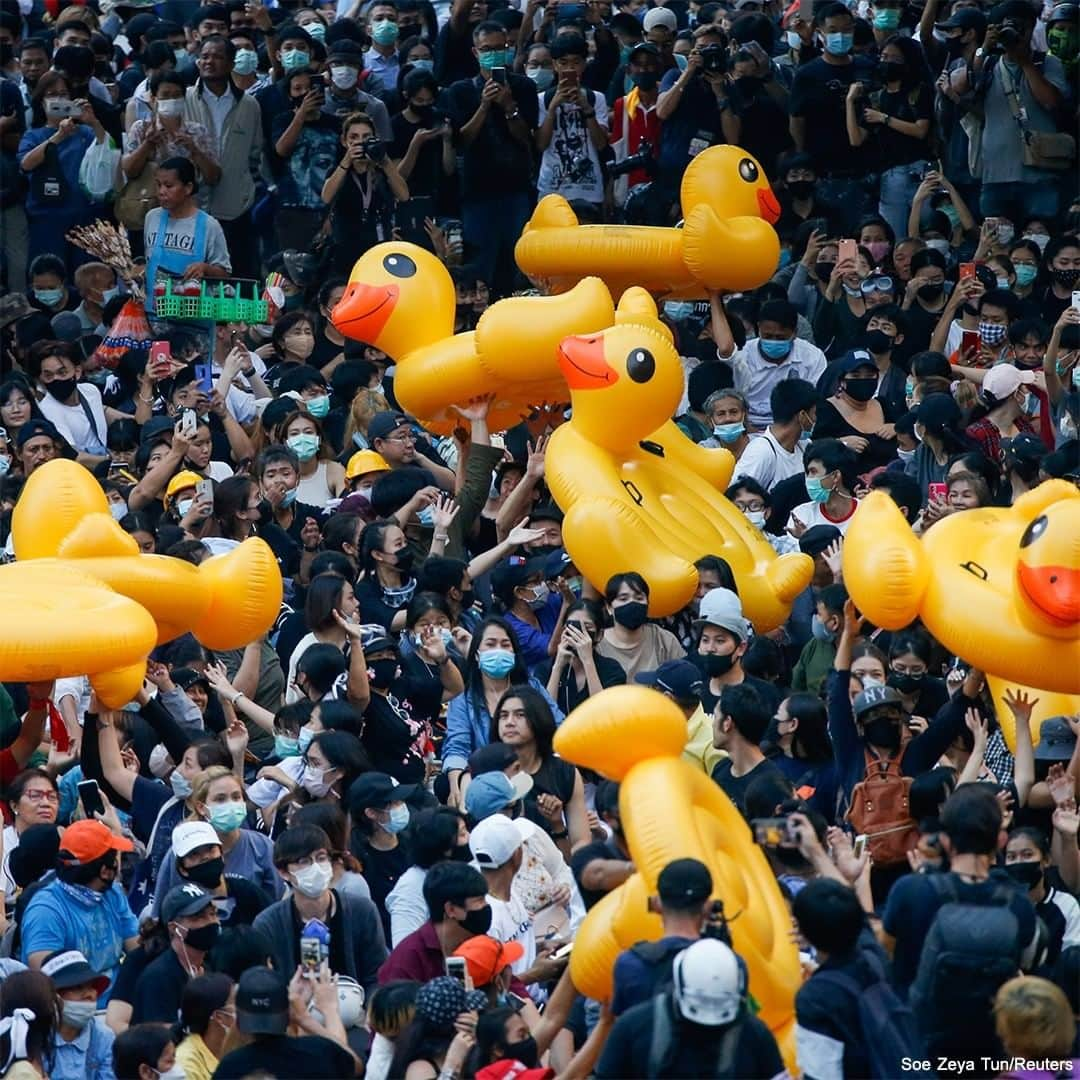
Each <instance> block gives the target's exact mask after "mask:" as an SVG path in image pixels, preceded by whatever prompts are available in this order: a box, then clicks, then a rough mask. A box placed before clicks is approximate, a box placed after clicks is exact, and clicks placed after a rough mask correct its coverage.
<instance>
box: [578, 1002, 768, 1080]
mask: <svg viewBox="0 0 1080 1080" xmlns="http://www.w3.org/2000/svg"><path fill="white" fill-rule="evenodd" d="M668 1000H670V999H668ZM669 1007H670V1006H669ZM739 1023H741V1025H742V1031H741V1032H740V1033H739V1037H738V1043H737V1047H736V1050H735V1054H734V1060H733V1062H732V1065H731V1068H730V1069H729V1070H728V1071H727V1072H725V1073H723V1074H722V1075H724V1076H729V1077H748V1076H755V1077H768V1076H776V1075H777V1074H778V1073H781V1072H783V1071H784V1062H783V1059H782V1058H781V1057H780V1051H779V1050H778V1049H777V1046H776V1040H775V1039H774V1038H773V1036H772V1032H771V1031H769V1029H768V1028H767V1027H766V1026H765V1024H764V1023H762V1021H760V1020H759V1019H758V1018H757V1017H756V1016H750V1015H744V1016H743V1017H742V1018H741V1020H740V1021H739ZM654 1027H655V1006H654V1004H653V1001H651V1000H650V1001H643V1002H642V1003H641V1004H640V1005H635V1006H634V1007H633V1008H632V1009H628V1010H627V1011H626V1012H625V1013H623V1014H622V1016H620V1017H619V1019H618V1020H617V1021H616V1022H615V1026H614V1027H613V1028H612V1029H611V1034H610V1035H609V1036H608V1040H607V1043H606V1044H605V1045H604V1049H603V1052H602V1053H601V1055H600V1060H599V1061H598V1062H597V1064H596V1072H595V1076H596V1078H597V1080H630V1078H632V1077H645V1076H648V1075H649V1059H650V1056H651V1049H652V1040H653V1030H654ZM671 1029H672V1030H671V1045H670V1048H669V1050H668V1053H667V1055H666V1056H665V1057H664V1059H663V1066H662V1072H661V1075H662V1076H664V1077H665V1080H677V1078H681V1077H686V1078H687V1080H702V1078H703V1077H712V1076H718V1075H721V1074H719V1073H718V1072H717V1058H718V1056H719V1053H720V1045H721V1037H722V1034H723V1032H724V1030H725V1029H723V1028H714V1027H704V1026H702V1025H700V1024H691V1023H688V1022H687V1021H685V1020H682V1019H681V1018H673V1019H672V1021H671Z"/></svg>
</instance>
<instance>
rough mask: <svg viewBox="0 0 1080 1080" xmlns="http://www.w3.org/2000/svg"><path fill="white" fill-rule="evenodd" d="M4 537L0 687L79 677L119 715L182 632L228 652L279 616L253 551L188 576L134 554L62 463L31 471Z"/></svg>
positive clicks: (262, 546) (271, 582)
mask: <svg viewBox="0 0 1080 1080" xmlns="http://www.w3.org/2000/svg"><path fill="white" fill-rule="evenodd" d="M11 531H12V535H13V539H14V546H15V555H16V558H17V559H18V560H19V561H18V562H15V563H12V564H10V565H8V566H0V680H10V681H12V682H30V681H38V680H45V679H56V678H60V677H63V676H67V675H89V676H90V682H91V685H92V686H93V687H94V690H95V691H96V693H97V695H98V697H100V698H101V700H102V702H103V703H104V704H105V705H107V706H109V707H110V708H119V707H120V706H122V705H125V704H126V703H127V702H129V701H131V699H132V698H133V697H134V696H135V694H136V693H137V692H138V691H139V689H140V688H141V687H142V683H143V677H144V675H145V672H146V658H147V655H148V654H149V653H150V651H151V650H152V649H153V648H154V647H155V646H156V645H160V644H161V643H163V642H166V641H170V640H172V639H173V638H175V637H179V635H181V634H184V633H187V632H188V631H190V632H192V633H193V634H194V635H195V636H196V637H197V638H198V639H199V641H200V642H201V643H202V644H203V645H205V646H206V647H207V648H210V649H223V650H224V649H238V648H241V647H242V646H244V645H246V644H248V642H250V641H253V640H255V639H256V638H257V637H259V636H260V635H261V634H263V633H265V632H266V631H267V630H268V629H269V628H270V626H271V624H272V623H273V621H274V619H275V618H276V617H277V614H278V612H279V610H280V607H281V591H282V590H281V573H280V571H279V570H278V567H277V562H276V560H275V559H274V555H273V552H272V551H271V550H270V548H269V547H268V546H267V545H266V543H265V542H264V541H262V540H259V539H257V538H252V539H250V540H245V541H244V542H243V543H242V544H240V545H239V547H237V548H235V549H234V550H233V551H231V552H229V553H228V554H227V555H219V556H216V557H214V558H211V559H207V560H206V561H205V562H204V563H203V564H202V565H201V566H198V567H196V566H193V565H192V564H191V563H188V562H185V561H184V560H182V559H174V558H170V557H168V556H165V555H142V554H140V553H139V547H138V545H137V544H136V543H135V541H134V540H133V539H132V538H131V537H130V536H128V534H127V533H125V532H124V531H123V530H122V529H121V528H120V526H119V525H117V523H116V522H115V521H113V519H112V516H111V515H110V514H109V504H108V501H107V500H106V498H105V493H104V492H103V491H102V490H101V486H100V485H99V484H98V482H97V481H96V480H95V479H94V478H93V476H91V474H90V473H89V472H88V471H87V470H86V469H84V468H83V467H82V466H81V465H77V464H76V463H75V462H73V461H65V460H57V461H50V462H48V463H47V464H45V465H42V466H41V468H39V469H36V470H35V471H34V473H33V474H32V475H31V476H30V478H29V479H28V480H27V482H26V486H25V487H24V488H23V491H22V495H21V496H20V497H19V501H18V503H17V504H16V506H15V512H14V515H13V517H12V528H11Z"/></svg>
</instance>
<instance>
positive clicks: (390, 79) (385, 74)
mask: <svg viewBox="0 0 1080 1080" xmlns="http://www.w3.org/2000/svg"><path fill="white" fill-rule="evenodd" d="M364 66H365V67H366V68H367V69H368V71H371V72H374V73H375V74H376V75H377V76H378V77H379V82H381V83H382V86H383V89H384V90H389V91H393V90H394V89H395V88H396V87H397V80H398V72H399V71H400V70H401V61H400V60H399V59H398V54H397V50H396V49H395V50H394V51H393V52H392V53H391V54H390V55H389V56H383V55H382V54H381V53H379V52H377V51H376V50H375V49H368V51H367V52H366V53H364Z"/></svg>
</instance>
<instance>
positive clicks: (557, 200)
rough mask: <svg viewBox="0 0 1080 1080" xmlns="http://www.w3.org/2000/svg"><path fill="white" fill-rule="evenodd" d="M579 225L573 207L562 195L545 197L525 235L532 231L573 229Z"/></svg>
mask: <svg viewBox="0 0 1080 1080" xmlns="http://www.w3.org/2000/svg"><path fill="white" fill-rule="evenodd" d="M577 223H578V217H577V214H575V213H574V210H573V207H571V205H570V204H569V203H568V202H567V201H566V200H565V199H564V198H563V197H562V196H561V195H545V196H544V197H543V198H542V199H541V200H540V201H539V202H538V203H537V204H536V209H535V210H534V211H533V216H532V217H531V218H530V219H529V222H528V224H527V225H526V226H525V232H524V233H522V235H524V234H525V233H527V232H529V230H530V229H563V228H573V227H574V226H575V225H577Z"/></svg>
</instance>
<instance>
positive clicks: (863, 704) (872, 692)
mask: <svg viewBox="0 0 1080 1080" xmlns="http://www.w3.org/2000/svg"><path fill="white" fill-rule="evenodd" d="M883 705H895V706H896V707H897V708H898V709H903V707H904V699H903V698H902V697H901V696H900V691H899V690H896V689H894V688H893V687H891V686H868V687H867V688H866V689H865V690H863V691H861V692H860V693H858V694H856V695H855V700H854V701H853V702H852V705H851V711H852V713H854V715H855V718H856V719H859V718H861V717H863V716H865V715H866V714H867V713H868V712H871V711H872V710H874V709H880V708H881V707H882V706H883Z"/></svg>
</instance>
